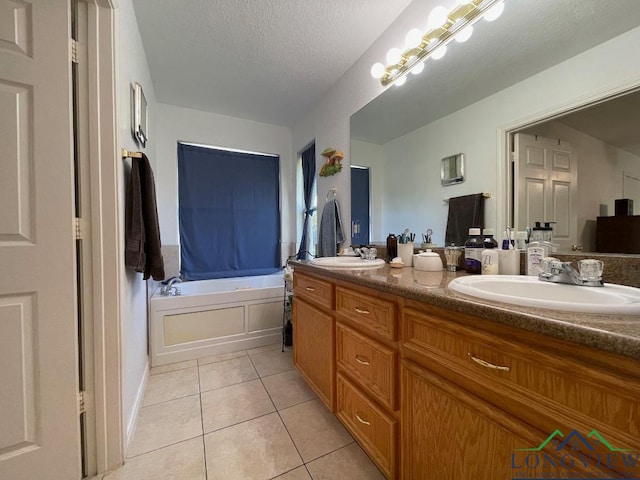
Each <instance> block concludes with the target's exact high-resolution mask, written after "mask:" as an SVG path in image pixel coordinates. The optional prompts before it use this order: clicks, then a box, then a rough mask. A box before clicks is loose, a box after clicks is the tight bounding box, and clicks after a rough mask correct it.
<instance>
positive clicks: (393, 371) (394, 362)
mask: <svg viewBox="0 0 640 480" xmlns="http://www.w3.org/2000/svg"><path fill="white" fill-rule="evenodd" d="M397 312H398V306H397V298H396V297H393V296H387V295H384V294H382V293H381V292H379V291H376V290H373V289H368V288H364V287H359V286H352V285H345V284H343V283H341V282H338V285H337V286H336V363H337V367H338V377H337V382H338V387H337V388H338V397H337V412H336V415H337V416H338V418H339V419H340V420H341V421H342V423H343V425H344V426H345V427H346V428H347V430H349V432H350V433H351V434H352V435H353V436H354V437H355V438H356V439H357V440H358V442H359V443H360V445H362V447H363V448H364V450H365V451H366V452H367V453H368V454H369V456H370V457H371V458H372V460H373V461H374V462H375V463H376V464H377V465H378V468H380V470H381V471H382V472H383V473H384V474H385V476H386V477H387V478H397V475H398V472H397V470H398V469H397V459H398V453H397V450H398V434H399V432H398V430H399V429H398V423H399V422H398V417H399V412H398V374H397V372H398V347H397V325H398V320H397Z"/></svg>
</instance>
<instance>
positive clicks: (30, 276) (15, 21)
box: [0, 0, 81, 480]
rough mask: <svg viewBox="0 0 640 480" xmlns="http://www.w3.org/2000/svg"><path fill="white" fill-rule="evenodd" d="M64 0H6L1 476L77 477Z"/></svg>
mask: <svg viewBox="0 0 640 480" xmlns="http://www.w3.org/2000/svg"><path fill="white" fill-rule="evenodd" d="M69 45H70V7H69V2H68V0H0V116H1V117H0V479H6V480H35V479H40V480H42V479H56V480H66V479H78V478H80V477H81V457H80V439H79V426H78V401H77V391H78V387H77V382H78V380H77V379H78V374H77V370H78V361H77V355H78V354H77V332H76V331H77V324H76V306H75V305H76V300H75V299H76V291H75V290H76V289H75V281H76V280H75V263H74V262H75V260H74V255H75V252H74V229H73V225H74V224H73V218H74V195H73V192H74V190H73V178H74V175H73V155H72V152H73V150H72V116H71V95H70V84H71V82H70V68H71V67H70V66H71V61H70V48H69Z"/></svg>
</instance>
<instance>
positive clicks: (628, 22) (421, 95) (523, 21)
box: [351, 0, 640, 144]
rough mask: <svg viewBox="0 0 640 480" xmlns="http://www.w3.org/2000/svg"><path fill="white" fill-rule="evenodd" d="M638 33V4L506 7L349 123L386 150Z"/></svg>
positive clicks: (594, 0)
mask: <svg viewBox="0 0 640 480" xmlns="http://www.w3.org/2000/svg"><path fill="white" fill-rule="evenodd" d="M638 26H640V0H508V1H507V2H506V7H505V10H504V13H503V14H502V16H501V17H500V18H499V19H498V20H496V21H494V22H491V23H489V22H485V21H480V22H479V23H477V24H476V26H475V27H474V28H475V30H474V33H473V36H472V37H471V39H470V40H469V41H468V42H466V43H464V44H462V45H459V44H455V43H453V44H452V45H451V47H450V48H449V51H448V52H447V54H446V56H445V57H444V58H443V59H442V60H437V61H436V60H428V61H427V63H426V66H425V69H424V71H423V72H422V73H421V74H419V75H417V76H413V75H410V76H409V78H408V80H407V82H406V84H405V85H403V86H401V87H395V86H391V87H389V88H388V89H387V90H386V91H385V92H384V93H383V94H382V95H380V96H379V97H377V98H376V99H374V100H373V101H372V102H370V103H369V104H368V105H366V106H365V107H364V108H362V109H361V110H360V111H358V112H357V113H356V114H354V115H353V116H352V117H351V136H352V138H355V139H358V140H362V141H368V142H372V143H378V144H384V143H386V142H388V141H390V140H392V139H394V138H397V137H399V136H401V135H404V134H405V133H407V132H410V131H413V130H415V129H416V128H419V127H421V126H423V125H426V124H427V123H430V122H432V121H434V120H437V119H438V118H441V117H443V116H445V115H448V114H450V113H453V112H455V111H457V110H460V109H461V108H464V107H465V106H467V105H470V104H472V103H474V102H477V101H479V100H481V99H483V98H485V97H487V96H489V95H491V94H493V93H496V92H498V91H500V90H503V89H504V88H506V87H508V86H510V85H513V84H515V83H517V82H519V81H521V80H524V79H525V78H528V77H530V76H531V75H534V74H536V73H538V72H540V71H542V70H544V69H546V68H549V67H551V66H553V65H555V64H557V63H560V62H562V61H564V60H566V59H568V58H571V57H573V56H575V55H577V54H579V53H581V52H583V51H585V50H588V49H590V48H592V47H594V46H596V45H598V44H600V43H602V42H604V41H606V40H608V39H611V38H613V37H615V36H618V35H620V34H622V33H624V32H625V31H627V30H630V29H632V28H634V27H638Z"/></svg>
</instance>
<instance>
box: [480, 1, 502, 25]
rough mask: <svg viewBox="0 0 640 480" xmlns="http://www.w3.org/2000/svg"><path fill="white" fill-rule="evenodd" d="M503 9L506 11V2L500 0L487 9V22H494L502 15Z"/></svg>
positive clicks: (485, 15)
mask: <svg viewBox="0 0 640 480" xmlns="http://www.w3.org/2000/svg"><path fill="white" fill-rule="evenodd" d="M503 11H504V2H498V3H496V4H495V5H494V6H493V7H491V8H490V9H489V10H487V13H485V14H484V19H485V20H486V21H487V22H493V21H494V20H496V19H497V18H498V17H500V15H502V12H503Z"/></svg>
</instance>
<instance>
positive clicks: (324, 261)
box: [311, 256, 384, 270]
mask: <svg viewBox="0 0 640 480" xmlns="http://www.w3.org/2000/svg"><path fill="white" fill-rule="evenodd" d="M311 264H312V265H317V266H318V267H327V268H341V269H345V270H347V269H348V270H351V269H363V268H380V267H381V266H383V265H384V260H382V259H381V258H376V259H375V260H363V259H362V258H360V257H346V256H345V257H321V258H314V259H313V260H311Z"/></svg>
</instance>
